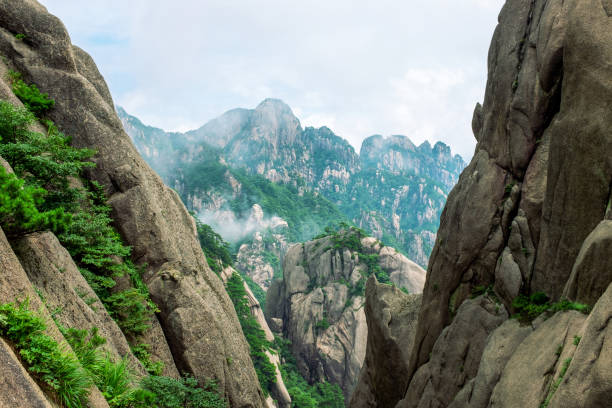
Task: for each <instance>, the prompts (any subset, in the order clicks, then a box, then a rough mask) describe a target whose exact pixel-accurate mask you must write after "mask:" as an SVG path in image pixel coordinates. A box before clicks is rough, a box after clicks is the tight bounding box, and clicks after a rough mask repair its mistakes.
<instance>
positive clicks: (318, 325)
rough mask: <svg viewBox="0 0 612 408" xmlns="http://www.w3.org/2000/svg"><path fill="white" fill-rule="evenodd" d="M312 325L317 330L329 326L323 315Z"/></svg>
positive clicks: (325, 328)
mask: <svg viewBox="0 0 612 408" xmlns="http://www.w3.org/2000/svg"><path fill="white" fill-rule="evenodd" d="M314 327H315V329H319V330H327V329H328V328H329V322H328V321H327V318H326V317H323V319H321V320H319V321H318V322H316V323H315V325H314Z"/></svg>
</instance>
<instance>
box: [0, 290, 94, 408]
mask: <svg viewBox="0 0 612 408" xmlns="http://www.w3.org/2000/svg"><path fill="white" fill-rule="evenodd" d="M45 329H46V324H45V322H44V321H43V319H42V318H41V317H39V316H37V315H36V314H35V313H33V312H31V311H30V310H28V301H27V300H26V301H25V302H23V303H18V304H14V303H8V304H2V305H0V334H1V335H2V336H3V337H5V338H7V339H8V340H10V341H11V342H12V343H13V344H14V346H15V348H16V349H17V350H18V351H19V355H20V356H21V358H22V360H23V361H24V362H25V365H26V366H27V368H28V371H30V373H32V375H33V376H34V378H35V379H36V380H37V381H38V382H39V383H41V384H42V385H43V387H44V388H45V389H47V390H50V391H52V392H53V393H54V394H56V395H57V398H58V401H59V402H60V403H61V404H62V405H63V406H65V407H67V408H80V407H84V406H85V405H86V399H87V396H88V395H89V388H90V387H91V385H92V382H91V379H90V378H89V376H88V375H87V374H86V372H85V371H84V369H83V368H82V367H81V365H80V364H79V361H78V359H77V358H76V356H75V355H74V354H72V353H71V352H68V351H66V350H65V349H64V348H62V347H61V346H60V345H59V344H58V343H57V342H56V341H55V340H53V338H51V337H50V336H48V335H46V334H44V330H45Z"/></svg>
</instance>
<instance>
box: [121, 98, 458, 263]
mask: <svg viewBox="0 0 612 408" xmlns="http://www.w3.org/2000/svg"><path fill="white" fill-rule="evenodd" d="M117 110H118V113H119V116H120V117H121V118H122V121H123V123H124V126H125V127H126V129H127V131H128V134H130V135H131V136H132V139H133V140H134V143H135V144H136V145H137V147H138V149H139V151H140V152H141V154H142V155H143V157H144V158H145V159H146V160H148V162H149V163H150V164H151V165H152V166H153V167H154V168H155V169H156V170H157V171H158V172H159V173H160V174H161V175H162V177H164V180H165V181H166V183H167V184H168V185H170V186H172V187H173V188H175V189H177V191H179V193H180V194H181V195H182V196H183V198H184V199H185V200H186V202H190V201H192V202H193V200H196V201H197V202H202V200H204V201H206V200H210V198H208V199H206V198H204V197H203V196H202V195H201V194H202V192H195V195H196V196H197V197H195V198H194V196H193V193H189V194H190V196H191V198H190V199H187V192H186V191H183V189H182V185H183V183H184V182H186V181H187V180H186V179H185V176H184V175H185V174H186V173H187V172H188V170H187V169H188V168H190V167H193V165H194V163H195V162H196V161H200V162H202V161H210V160H214V161H218V162H220V163H222V164H223V165H224V166H226V167H228V168H233V169H244V171H246V173H247V174H250V175H260V176H262V177H264V178H266V179H267V180H269V181H271V182H273V183H277V184H281V185H282V184H284V185H287V186H293V187H294V188H296V189H297V190H298V194H303V192H305V191H311V192H313V193H314V194H320V195H321V196H322V197H325V198H326V199H328V200H329V201H331V202H332V203H333V204H334V205H336V206H337V207H338V209H340V211H341V212H342V213H344V214H345V215H346V216H347V218H348V219H349V220H351V221H352V222H353V223H355V224H356V225H358V226H359V227H361V228H364V229H366V230H368V231H369V232H371V233H373V234H374V236H375V237H376V238H378V239H382V240H383V241H385V242H386V243H387V244H390V245H393V246H395V247H397V248H398V249H400V250H401V251H403V252H404V253H406V255H407V256H408V257H409V258H411V259H414V260H415V261H416V262H417V263H419V264H420V265H421V266H426V264H427V259H428V255H429V252H430V251H431V248H432V247H433V242H434V235H435V230H436V229H437V214H439V213H440V211H441V209H442V206H443V203H444V201H445V199H446V195H447V194H448V192H449V191H450V188H451V187H452V186H453V185H454V183H455V182H456V180H457V179H458V174H459V172H460V171H461V169H462V168H463V166H465V163H464V162H463V160H462V159H461V157H460V156H459V155H454V156H453V155H452V154H451V150H450V147H448V146H446V145H445V144H444V143H442V142H438V143H436V144H435V145H434V146H433V147H432V146H431V144H430V143H429V142H427V141H426V142H423V143H422V144H421V145H419V146H418V147H417V146H416V145H414V143H412V142H411V141H410V139H409V138H408V137H406V136H401V135H395V136H391V137H387V138H384V137H382V136H376V135H375V136H370V137H368V138H366V139H364V142H363V143H362V147H361V151H360V153H362V154H361V155H360V154H358V153H357V152H356V151H355V149H354V148H353V146H352V145H351V144H350V143H349V142H348V141H347V140H345V139H343V138H342V137H340V136H338V135H336V134H335V133H334V132H333V131H332V130H330V129H329V128H328V127H326V126H322V127H320V128H314V127H310V126H308V127H305V128H302V126H301V124H300V121H299V119H298V118H297V117H295V115H294V114H293V112H292V110H291V108H290V107H289V106H288V105H287V104H285V103H284V102H283V101H281V100H279V99H272V98H268V99H265V100H264V101H262V102H261V103H260V104H258V105H257V107H256V108H254V109H244V108H237V109H232V110H229V111H227V112H225V113H224V114H222V115H220V116H219V117H217V118H215V119H212V120H211V121H209V122H207V123H206V124H204V125H203V126H201V127H200V128H198V129H196V130H192V131H188V132H186V133H182V134H181V133H167V134H166V136H163V133H160V131H161V130H160V129H157V128H151V127H146V126H140V124H142V122H140V121H139V120H135V119H136V118H135V117H133V116H130V115H128V114H127V113H126V112H125V110H124V109H122V108H118V109H117ZM145 134H150V135H151V136H150V137H148V138H147V137H146V136H145ZM160 135H162V136H160ZM398 140H399V141H400V142H401V143H394V142H397V141H398ZM374 142H376V143H374ZM396 145H398V146H399V145H402V146H411V147H413V148H412V149H403V150H401V149H398V148H397V147H396ZM160 151H164V157H163V158H160V157H159V152H160ZM364 153H365V154H364ZM366 156H367V157H366ZM173 167H174V168H175V169H176V170H174V172H173V171H172V168H173ZM407 197H409V199H408V200H406V204H403V202H402V201H403V200H402V198H407ZM225 201H231V200H225ZM191 209H192V210H194V211H196V212H198V211H199V209H198V208H191ZM274 215H277V214H268V216H274ZM302 238H303V239H304V240H306V239H310V238H312V236H304V237H302Z"/></svg>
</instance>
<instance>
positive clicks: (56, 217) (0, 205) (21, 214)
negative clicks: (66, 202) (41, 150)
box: [0, 166, 70, 237]
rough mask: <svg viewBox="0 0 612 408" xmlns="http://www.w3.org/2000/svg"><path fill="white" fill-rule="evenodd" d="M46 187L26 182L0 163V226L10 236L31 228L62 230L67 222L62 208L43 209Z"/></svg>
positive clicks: (66, 216) (67, 219)
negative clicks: (29, 184)
mask: <svg viewBox="0 0 612 408" xmlns="http://www.w3.org/2000/svg"><path fill="white" fill-rule="evenodd" d="M46 193H47V192H46V191H45V190H44V189H42V188H37V187H31V186H27V185H25V182H24V181H23V180H21V179H19V178H18V177H17V176H15V175H14V174H10V173H7V172H6V170H4V168H3V167H1V166H0V226H1V227H2V230H3V231H4V233H5V234H6V235H7V236H9V237H16V236H20V235H23V234H27V233H30V232H34V231H44V230H52V231H55V232H61V231H62V230H63V229H65V228H66V226H67V225H68V224H69V223H70V215H69V214H66V213H64V210H63V209H62V208H56V209H53V210H49V211H42V210H40V208H41V207H42V203H43V200H44V198H45V195H46Z"/></svg>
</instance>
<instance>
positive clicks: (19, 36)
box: [15, 33, 26, 40]
mask: <svg viewBox="0 0 612 408" xmlns="http://www.w3.org/2000/svg"><path fill="white" fill-rule="evenodd" d="M15 38H16V39H18V40H23V39H24V38H26V35H25V34H23V33H17V34H15Z"/></svg>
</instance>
